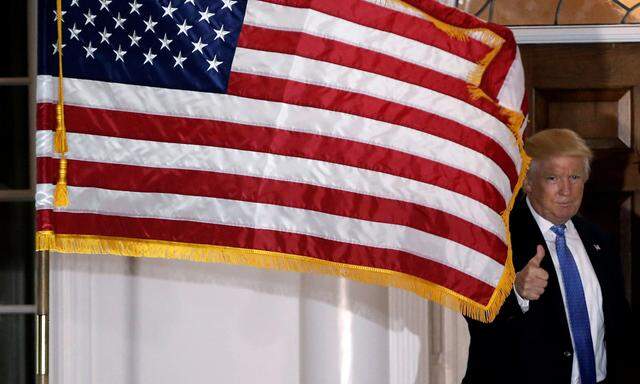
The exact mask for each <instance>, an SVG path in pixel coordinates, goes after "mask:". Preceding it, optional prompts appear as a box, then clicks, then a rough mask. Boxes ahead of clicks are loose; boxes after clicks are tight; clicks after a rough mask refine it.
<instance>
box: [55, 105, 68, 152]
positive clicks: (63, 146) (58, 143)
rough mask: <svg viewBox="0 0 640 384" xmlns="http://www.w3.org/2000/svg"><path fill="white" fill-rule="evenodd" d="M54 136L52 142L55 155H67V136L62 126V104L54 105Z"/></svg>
mask: <svg viewBox="0 0 640 384" xmlns="http://www.w3.org/2000/svg"><path fill="white" fill-rule="evenodd" d="M56 120H57V123H58V124H57V127H56V134H55V137H54V140H53V144H54V148H55V151H56V153H67V134H66V131H67V130H66V127H65V125H64V107H63V106H62V104H58V105H56Z"/></svg>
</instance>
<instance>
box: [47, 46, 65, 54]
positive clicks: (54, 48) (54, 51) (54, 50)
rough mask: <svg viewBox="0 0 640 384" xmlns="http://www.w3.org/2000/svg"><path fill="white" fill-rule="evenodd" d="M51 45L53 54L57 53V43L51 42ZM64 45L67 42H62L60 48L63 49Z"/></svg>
mask: <svg viewBox="0 0 640 384" xmlns="http://www.w3.org/2000/svg"><path fill="white" fill-rule="evenodd" d="M51 45H53V54H54V55H55V54H56V53H58V44H56V43H53V44H51ZM66 45H67V44H62V49H64V47H65V46H66Z"/></svg>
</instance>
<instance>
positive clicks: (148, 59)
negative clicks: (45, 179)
mask: <svg viewBox="0 0 640 384" xmlns="http://www.w3.org/2000/svg"><path fill="white" fill-rule="evenodd" d="M142 54H143V55H144V63H142V64H143V65H144V64H147V63H149V64H151V65H153V59H155V58H156V56H158V55H154V54H153V52H151V48H149V52H147V53H144V52H143V53H142Z"/></svg>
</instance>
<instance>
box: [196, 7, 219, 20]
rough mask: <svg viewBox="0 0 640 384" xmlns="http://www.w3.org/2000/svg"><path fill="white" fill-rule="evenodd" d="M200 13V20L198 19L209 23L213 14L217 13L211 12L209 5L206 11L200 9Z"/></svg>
mask: <svg viewBox="0 0 640 384" xmlns="http://www.w3.org/2000/svg"><path fill="white" fill-rule="evenodd" d="M198 13H199V14H200V20H198V21H202V20H204V21H206V22H207V23H209V19H210V18H211V17H212V16H213V15H215V13H213V12H209V7H207V8H206V9H205V10H204V12H200V11H198Z"/></svg>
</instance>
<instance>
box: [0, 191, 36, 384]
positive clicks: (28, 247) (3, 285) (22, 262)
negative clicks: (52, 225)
mask: <svg viewBox="0 0 640 384" xmlns="http://www.w3.org/2000/svg"><path fill="white" fill-rule="evenodd" d="M33 215H34V208H33V202H30V201H27V202H0V244H2V245H3V246H2V248H3V249H2V254H1V256H0V305H2V304H9V305H11V304H33V303H34V288H33V284H34V281H33V274H34V273H33V272H34V217H33ZM3 382H4V381H2V380H0V383H3ZM7 382H9V381H7Z"/></svg>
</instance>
